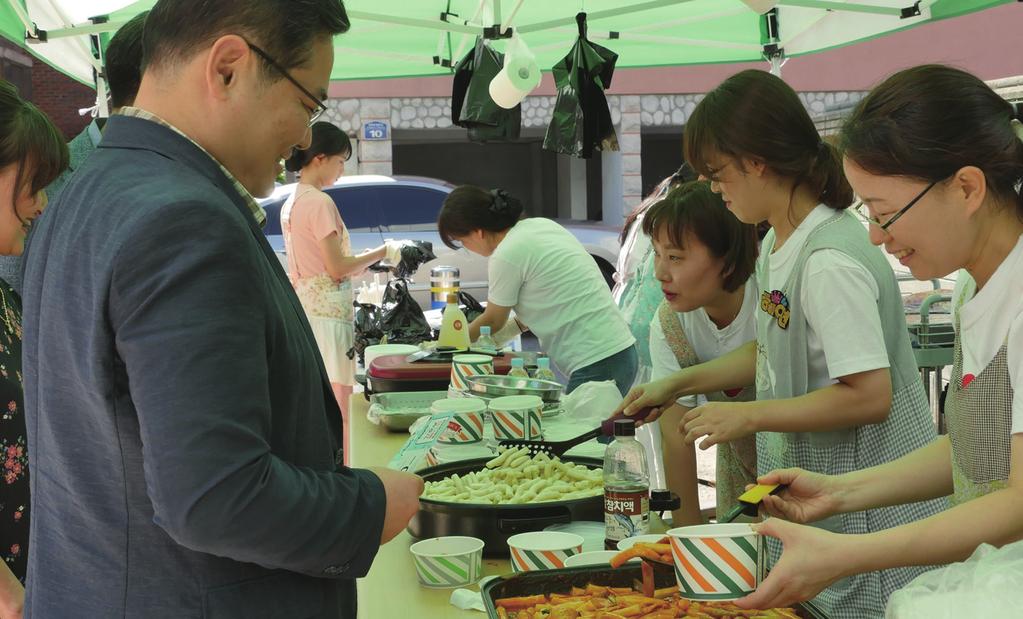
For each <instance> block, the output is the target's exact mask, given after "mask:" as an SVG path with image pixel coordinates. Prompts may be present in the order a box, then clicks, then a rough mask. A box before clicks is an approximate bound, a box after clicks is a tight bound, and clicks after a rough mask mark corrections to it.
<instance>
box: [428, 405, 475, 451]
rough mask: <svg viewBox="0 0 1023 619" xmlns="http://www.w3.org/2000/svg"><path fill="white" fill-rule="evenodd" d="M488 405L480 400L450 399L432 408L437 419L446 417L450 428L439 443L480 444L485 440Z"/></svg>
mask: <svg viewBox="0 0 1023 619" xmlns="http://www.w3.org/2000/svg"><path fill="white" fill-rule="evenodd" d="M486 412H487V403H486V402H484V401H483V400H481V399H479V398H449V399H446V400H437V401H436V402H434V403H433V404H432V405H431V406H430V413H431V414H433V415H434V416H435V417H441V416H446V417H447V418H448V427H447V428H446V429H445V430H444V432H443V433H441V435H440V437H438V439H437V441H438V442H440V443H448V444H464V443H478V442H480V441H481V440H483V418H484V416H485V415H486Z"/></svg>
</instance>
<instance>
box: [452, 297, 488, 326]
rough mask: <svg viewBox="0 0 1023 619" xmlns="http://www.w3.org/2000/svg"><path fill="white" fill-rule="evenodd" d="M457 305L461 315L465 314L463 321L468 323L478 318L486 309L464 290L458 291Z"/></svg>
mask: <svg viewBox="0 0 1023 619" xmlns="http://www.w3.org/2000/svg"><path fill="white" fill-rule="evenodd" d="M458 305H459V306H460V309H461V310H462V313H463V314H465V319H466V320H468V321H469V322H472V321H474V320H476V319H477V318H479V316H480V315H481V314H483V311H484V310H485V309H486V308H484V307H483V305H482V304H481V303H480V302H479V301H477V300H476V297H474V296H472V295H471V294H469V293H468V292H466V291H464V290H459V291H458Z"/></svg>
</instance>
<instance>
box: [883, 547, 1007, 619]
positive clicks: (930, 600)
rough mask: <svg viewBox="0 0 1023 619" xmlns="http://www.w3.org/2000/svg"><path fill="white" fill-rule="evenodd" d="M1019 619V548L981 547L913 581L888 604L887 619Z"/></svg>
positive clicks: (894, 594) (895, 594)
mask: <svg viewBox="0 0 1023 619" xmlns="http://www.w3.org/2000/svg"><path fill="white" fill-rule="evenodd" d="M1021 615H1023V542H1016V543H1014V544H1009V545H1007V546H1003V547H1002V548H995V547H994V546H991V545H990V544H981V545H980V547H978V548H977V550H976V551H974V553H973V555H972V556H971V557H970V558H969V559H967V560H966V561H963V562H961V563H953V564H951V565H948V566H946V567H942V568H938V569H935V570H931V571H930V572H927V573H924V574H921V575H920V576H917V577H916V578H914V579H913V580H912V581H911V582H910V583H909V584H908V585H906V586H905V587H903V588H902V589H899V590H898V591H896V592H895V593H893V594H892V595H891V597H889V598H888V606H887V608H886V609H885V617H886V619H945V618H947V619H952V618H955V619H962V618H963V617H1019V616H1021Z"/></svg>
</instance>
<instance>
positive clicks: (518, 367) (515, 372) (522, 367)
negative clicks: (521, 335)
mask: <svg viewBox="0 0 1023 619" xmlns="http://www.w3.org/2000/svg"><path fill="white" fill-rule="evenodd" d="M508 376H518V377H519V378H529V372H527V371H526V362H525V361H524V360H523V359H522V358H521V357H515V358H514V359H512V360H511V371H510V372H508Z"/></svg>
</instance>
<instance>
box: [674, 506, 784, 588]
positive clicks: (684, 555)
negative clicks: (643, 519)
mask: <svg viewBox="0 0 1023 619" xmlns="http://www.w3.org/2000/svg"><path fill="white" fill-rule="evenodd" d="M668 536H669V537H671V554H672V555H673V556H674V558H675V576H676V578H677V579H678V586H679V591H680V592H681V594H682V597H685V598H689V599H691V600H737V599H739V598H741V597H743V596H745V595H746V594H748V593H750V592H752V591H754V590H756V588H757V585H759V584H760V581H761V580H762V579H763V562H762V560H761V558H763V559H765V560H766V557H767V552H766V550H765V549H764V542H763V540H764V538H763V537H760V536H758V535H757V534H756V533H754V532H753V529H752V528H750V525H748V524H709V525H697V526H693V527H679V528H677V529H672V530H670V531H668Z"/></svg>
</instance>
